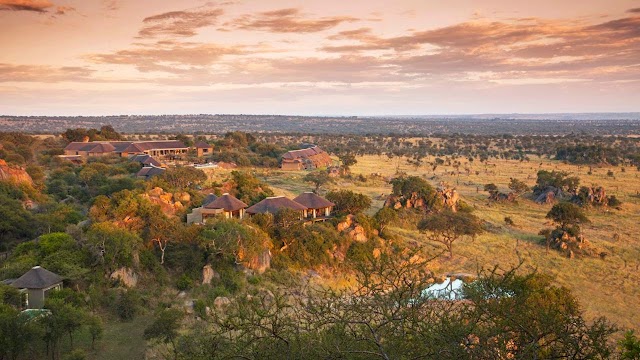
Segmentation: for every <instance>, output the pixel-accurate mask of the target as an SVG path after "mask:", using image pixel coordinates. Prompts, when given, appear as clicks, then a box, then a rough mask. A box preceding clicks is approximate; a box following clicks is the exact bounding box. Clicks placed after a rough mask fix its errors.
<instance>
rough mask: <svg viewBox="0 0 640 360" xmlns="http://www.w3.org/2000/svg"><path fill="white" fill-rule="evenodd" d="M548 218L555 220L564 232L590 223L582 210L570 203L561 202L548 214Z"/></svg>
mask: <svg viewBox="0 0 640 360" xmlns="http://www.w3.org/2000/svg"><path fill="white" fill-rule="evenodd" d="M546 218H547V219H551V220H553V222H555V223H556V224H558V225H559V227H560V228H561V229H563V230H569V229H571V228H574V227H576V226H578V225H579V224H584V223H588V222H589V219H588V218H587V216H586V215H585V214H584V212H582V209H580V207H578V206H577V205H574V204H572V203H570V202H561V203H558V204H556V205H554V206H553V207H552V208H551V210H549V212H548V213H547V216H546Z"/></svg>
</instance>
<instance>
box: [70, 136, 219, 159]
mask: <svg viewBox="0 0 640 360" xmlns="http://www.w3.org/2000/svg"><path fill="white" fill-rule="evenodd" d="M194 149H195V150H196V154H197V155H198V156H200V157H202V156H206V155H209V154H211V153H212V152H213V147H212V146H211V145H210V144H207V143H205V142H202V141H199V142H197V143H196V144H195V146H194ZM188 152H189V147H188V146H186V145H185V144H184V143H183V142H182V141H179V140H155V141H91V142H89V141H77V142H71V143H69V144H68V145H67V146H66V147H65V148H64V156H65V157H79V158H80V159H85V158H87V157H89V156H105V155H117V156H121V157H128V156H132V155H149V156H153V157H156V158H174V157H177V156H180V155H185V154H187V153H188Z"/></svg>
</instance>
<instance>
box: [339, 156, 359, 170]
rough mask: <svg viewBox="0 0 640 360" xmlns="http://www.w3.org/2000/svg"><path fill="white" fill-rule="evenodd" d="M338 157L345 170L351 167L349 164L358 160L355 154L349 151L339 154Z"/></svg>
mask: <svg viewBox="0 0 640 360" xmlns="http://www.w3.org/2000/svg"><path fill="white" fill-rule="evenodd" d="M338 158H339V159H340V162H341V163H342V168H343V169H344V171H345V172H349V170H350V169H351V166H353V165H355V164H356V163H357V162H358V160H356V157H355V155H353V154H350V153H346V154H342V155H339V156H338Z"/></svg>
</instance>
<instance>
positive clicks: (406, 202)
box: [384, 188, 460, 212]
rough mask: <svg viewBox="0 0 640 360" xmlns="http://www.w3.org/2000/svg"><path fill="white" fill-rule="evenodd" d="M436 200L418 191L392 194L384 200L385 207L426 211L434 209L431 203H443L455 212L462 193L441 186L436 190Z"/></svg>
mask: <svg viewBox="0 0 640 360" xmlns="http://www.w3.org/2000/svg"><path fill="white" fill-rule="evenodd" d="M436 197H437V199H436V201H435V202H434V201H433V200H431V201H430V199H425V198H424V197H422V196H420V195H419V194H418V193H416V192H413V193H411V195H410V196H403V195H394V194H391V195H389V196H388V197H387V199H386V200H385V202H384V206H385V207H389V208H392V209H395V210H398V209H402V208H406V209H421V210H424V211H432V210H434V209H433V208H432V207H431V206H432V205H431V204H433V203H436V204H441V205H442V206H443V207H444V208H447V209H449V210H451V211H453V212H456V211H457V210H458V202H459V201H460V194H459V193H458V191H456V189H453V188H441V189H438V190H437V192H436Z"/></svg>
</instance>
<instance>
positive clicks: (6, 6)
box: [0, 0, 53, 12]
mask: <svg viewBox="0 0 640 360" xmlns="http://www.w3.org/2000/svg"><path fill="white" fill-rule="evenodd" d="M52 6H53V3H51V1H49V0H0V10H13V11H34V12H46V11H47V8H50V7H52Z"/></svg>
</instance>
